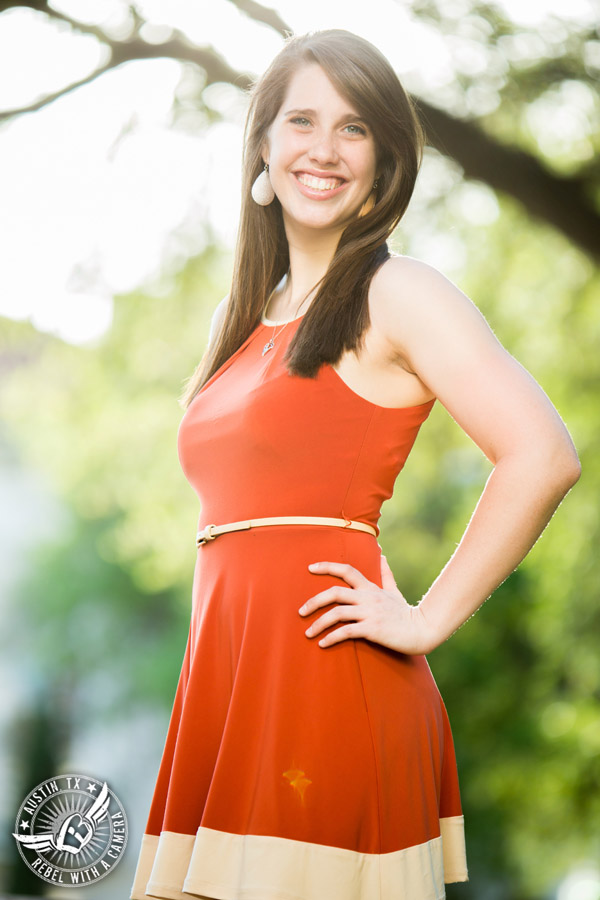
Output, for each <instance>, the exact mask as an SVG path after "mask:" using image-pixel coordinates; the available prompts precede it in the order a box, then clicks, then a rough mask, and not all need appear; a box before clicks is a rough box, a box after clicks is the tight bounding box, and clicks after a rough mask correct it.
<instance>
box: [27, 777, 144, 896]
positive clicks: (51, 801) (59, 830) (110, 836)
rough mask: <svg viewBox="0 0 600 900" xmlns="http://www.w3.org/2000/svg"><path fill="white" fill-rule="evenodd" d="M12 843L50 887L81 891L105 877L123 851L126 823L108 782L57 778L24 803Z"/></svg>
mask: <svg viewBox="0 0 600 900" xmlns="http://www.w3.org/2000/svg"><path fill="white" fill-rule="evenodd" d="M13 837H14V838H15V840H16V842H17V847H18V848H19V853H20V854H21V856H22V857H23V859H24V861H25V862H26V863H27V865H28V866H29V868H30V869H31V870H32V871H33V872H35V874H36V875H38V876H39V877H40V878H42V879H43V880H44V881H47V882H48V883H49V884H60V885H62V886H63V887H81V886H82V885H86V884H92V883H93V882H95V881H99V880H100V879H101V878H104V877H105V875H108V873H109V872H112V870H113V869H114V868H115V866H117V865H118V863H119V862H120V860H121V857H122V856H123V851H124V850H125V847H126V845H127V817H126V815H125V810H124V809H123V807H122V806H121V803H120V801H119V799H118V797H116V796H115V794H114V793H113V792H112V791H111V790H110V788H109V787H108V785H107V784H106V782H105V781H104V782H102V781H98V779H97V778H91V777H90V776H89V775H57V776H56V777H55V778H49V779H48V780H47V781H44V782H42V784H38V786H37V787H36V788H34V789H33V790H32V791H31V792H30V793H29V794H28V795H27V797H26V798H25V800H24V801H23V803H22V804H21V807H20V809H19V813H18V815H17V820H16V822H15V830H14V833H13Z"/></svg>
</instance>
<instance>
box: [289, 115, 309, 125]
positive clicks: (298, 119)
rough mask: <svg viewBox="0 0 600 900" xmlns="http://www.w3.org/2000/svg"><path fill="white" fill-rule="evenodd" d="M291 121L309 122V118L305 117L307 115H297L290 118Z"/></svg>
mask: <svg viewBox="0 0 600 900" xmlns="http://www.w3.org/2000/svg"><path fill="white" fill-rule="evenodd" d="M290 122H294V123H296V122H308V119H307V118H305V116H296V117H295V118H293V119H290Z"/></svg>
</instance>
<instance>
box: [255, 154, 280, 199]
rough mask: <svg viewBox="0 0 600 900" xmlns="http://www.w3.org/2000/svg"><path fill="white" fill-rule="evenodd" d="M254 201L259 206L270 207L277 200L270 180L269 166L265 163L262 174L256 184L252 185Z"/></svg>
mask: <svg viewBox="0 0 600 900" xmlns="http://www.w3.org/2000/svg"><path fill="white" fill-rule="evenodd" d="M251 193H252V199H253V200H254V202H255V203H258V205H259V206H268V205H269V203H272V202H273V200H274V199H275V191H274V190H273V185H272V184H271V179H270V178H269V164H268V163H265V167H264V169H263V171H262V172H261V173H260V175H259V176H258V178H257V179H256V181H255V182H254V184H253V185H252V192H251Z"/></svg>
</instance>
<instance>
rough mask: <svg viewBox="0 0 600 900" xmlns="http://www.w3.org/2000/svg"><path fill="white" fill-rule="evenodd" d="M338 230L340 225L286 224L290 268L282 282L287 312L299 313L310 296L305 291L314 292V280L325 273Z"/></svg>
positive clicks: (308, 304) (291, 313)
mask: <svg viewBox="0 0 600 900" xmlns="http://www.w3.org/2000/svg"><path fill="white" fill-rule="evenodd" d="M341 233H342V232H341V230H340V229H337V230H335V231H326V230H324V229H317V228H307V229H302V230H299V229H297V228H293V227H290V226H289V225H287V224H286V236H287V241H288V248H289V255H290V270H289V275H288V277H287V279H286V286H285V308H286V309H288V310H289V311H290V315H296V314H297V315H300V314H301V313H304V312H306V310H307V309H308V307H309V306H310V303H311V296H308V297H307V295H308V294H309V293H310V294H314V293H315V291H316V288H315V286H316V285H317V282H319V281H320V279H321V278H322V277H323V276H324V275H325V272H326V271H327V269H328V267H329V264H330V262H331V260H332V259H333V256H334V254H335V251H336V247H337V245H338V242H339V239H340V236H341ZM305 298H307V299H306V301H305V302H303V301H304V299H305ZM298 307H301V308H300V309H298Z"/></svg>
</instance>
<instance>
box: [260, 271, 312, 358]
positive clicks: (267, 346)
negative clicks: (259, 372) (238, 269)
mask: <svg viewBox="0 0 600 900" xmlns="http://www.w3.org/2000/svg"><path fill="white" fill-rule="evenodd" d="M289 274H290V273H289V271H288V273H287V275H288V276H289ZM277 287H278V285H275V287H274V288H273V290H272V291H271V293H270V294H269V297H268V300H267V302H266V304H265V306H264V309H263V315H264V312H265V310H266V309H268V306H269V303H270V302H271V297H272V296H273V294H274V293H275V291H276V289H277ZM308 297H309V294H307V295H306V297H305V298H304V300H303V301H302V303H304V302H305V301H306V299H307V298H308ZM302 303H301V304H300V306H302ZM300 306H298V309H300ZM298 309H297V310H296V313H297V312H298ZM293 321H294V319H288V321H287V322H283V327H282V328H281V330H280V331H279V334H281V332H282V331H283V329H284V328H285V326H286V325H289V324H290V322H293ZM280 324H282V323H280V322H275V328H274V329H273V334H272V335H271V337H270V339H269V340H268V341H267V343H266V344H265V346H264V347H263V350H262V355H263V356H264V355H265V353H268V352H269V350H272V349H273V347H274V346H275V343H274V341H275V337H276V334H277V326H278V325H280Z"/></svg>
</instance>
